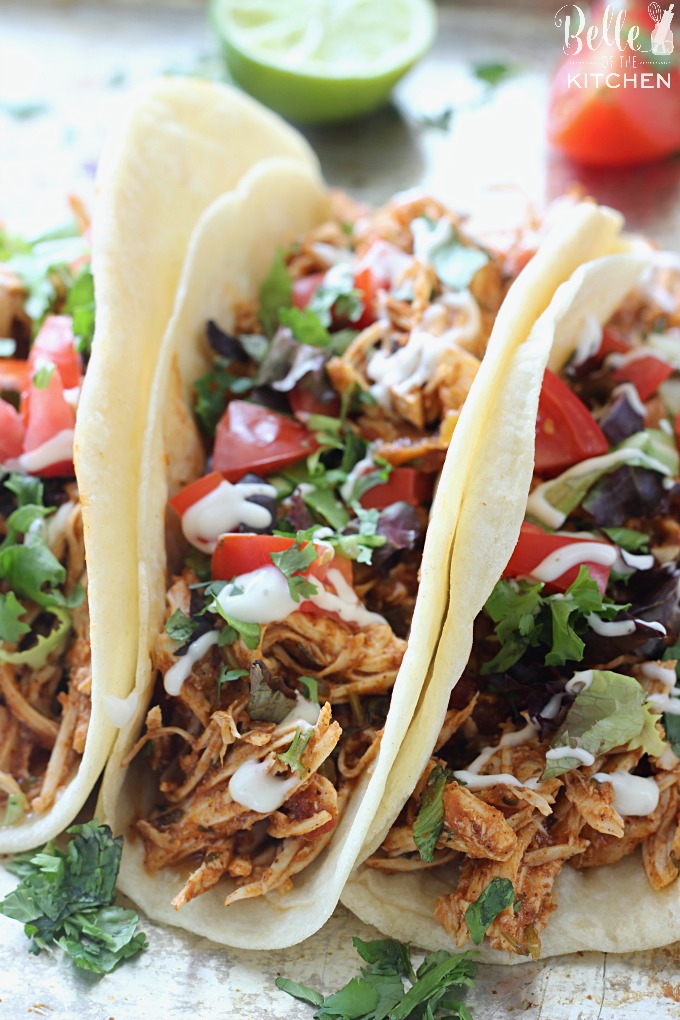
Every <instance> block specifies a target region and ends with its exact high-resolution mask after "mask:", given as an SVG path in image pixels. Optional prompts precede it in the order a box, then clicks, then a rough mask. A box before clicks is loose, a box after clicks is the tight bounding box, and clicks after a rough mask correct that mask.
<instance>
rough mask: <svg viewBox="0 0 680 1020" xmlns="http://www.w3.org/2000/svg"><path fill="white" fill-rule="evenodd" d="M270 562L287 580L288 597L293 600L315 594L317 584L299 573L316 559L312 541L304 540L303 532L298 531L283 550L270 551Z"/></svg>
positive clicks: (296, 600) (304, 534)
mask: <svg viewBox="0 0 680 1020" xmlns="http://www.w3.org/2000/svg"><path fill="white" fill-rule="evenodd" d="M269 555H270V556H271V560H272V563H273V564H274V566H275V567H277V568H278V569H279V570H280V571H281V573H282V574H283V575H284V577H285V578H286V580H287V581H288V590H289V591H290V597H291V598H292V599H293V601H294V602H299V601H300V600H301V599H303V598H308V597H311V596H312V595H316V593H317V586H316V585H315V584H314V583H313V582H312V581H310V580H309V579H308V578H306V577H302V576H301V575H302V574H303V573H305V572H306V571H308V570H309V568H310V567H311V565H312V563H314V561H315V560H316V559H318V554H317V551H316V549H315V548H314V543H313V542H310V541H307V540H306V533H305V532H298V534H297V537H296V539H295V542H294V543H293V545H291V546H290V548H289V549H284V551H283V552H277V553H270V554H269Z"/></svg>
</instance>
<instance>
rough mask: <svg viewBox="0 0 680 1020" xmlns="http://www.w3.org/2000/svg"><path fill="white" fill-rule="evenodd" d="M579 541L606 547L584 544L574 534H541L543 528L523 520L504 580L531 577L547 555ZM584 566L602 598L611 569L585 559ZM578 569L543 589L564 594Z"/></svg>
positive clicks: (570, 569) (570, 570) (576, 575)
mask: <svg viewBox="0 0 680 1020" xmlns="http://www.w3.org/2000/svg"><path fill="white" fill-rule="evenodd" d="M580 542H582V543H583V544H584V545H593V546H603V545H607V543H606V542H598V543H595V542H592V541H590V540H585V541H584V539H582V538H579V537H578V535H574V537H573V538H571V537H569V538H568V537H567V536H566V535H550V534H548V533H547V532H545V531H543V529H542V528H539V527H538V525H536V524H529V523H528V522H527V521H525V522H524V523H523V524H522V528H521V531H520V534H519V539H518V541H517V545H516V546H515V551H514V552H513V554H512V556H511V557H510V562H509V563H508V565H507V567H506V568H505V570H504V571H503V577H529V578H531V577H534V576H535V575H534V574H533V573H532V571H533V570H535V569H536V568H537V567H538V565H539V564H540V563H542V562H543V560H544V559H545V558H546V556H549V555H550V553H553V552H555V550H557V549H563V548H564V547H565V546H568V545H574V544H575V543H580ZM607 548H609V549H611V546H609V545H607ZM583 564H584V565H585V566H586V567H588V570H589V571H590V576H591V577H592V579H593V581H595V584H596V585H597V587H598V588H599V589H600V594H602V595H604V593H605V590H606V587H607V582H608V580H609V574H610V573H611V567H608V566H605V565H604V564H602V563H592V562H591V561H589V560H587V559H584V560H583ZM580 566H581V564H580V563H579V564H577V565H576V566H575V567H570V568H569V569H568V570H566V571H565V572H564V573H563V574H561V575H560V576H559V577H557V578H556V579H555V580H554V581H547V582H546V585H545V590H546V591H548V592H565V591H566V590H567V588H568V587H569V585H570V584H573V582H574V581H575V580H576V578H577V577H578V572H579V568H580ZM537 580H540V578H537Z"/></svg>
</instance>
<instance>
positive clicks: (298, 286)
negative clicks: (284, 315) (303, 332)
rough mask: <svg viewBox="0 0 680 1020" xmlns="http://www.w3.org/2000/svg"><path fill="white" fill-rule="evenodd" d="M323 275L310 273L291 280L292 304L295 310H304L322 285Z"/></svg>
mask: <svg viewBox="0 0 680 1020" xmlns="http://www.w3.org/2000/svg"><path fill="white" fill-rule="evenodd" d="M324 275H325V274H324V273H310V275H309V276H301V277H300V279H299V280H293V304H294V305H295V307H296V308H306V307H307V305H308V304H309V302H310V301H311V300H312V298H313V296H314V295H315V294H316V292H317V290H318V289H319V287H320V286H321V284H322V283H323V278H324Z"/></svg>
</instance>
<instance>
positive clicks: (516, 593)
mask: <svg viewBox="0 0 680 1020" xmlns="http://www.w3.org/2000/svg"><path fill="white" fill-rule="evenodd" d="M543 588H544V585H543V584H531V583H528V582H526V581H508V580H504V579H501V580H500V581H498V583H497V584H496V587H495V588H494V590H493V591H492V593H491V595H490V596H489V598H488V600H487V602H486V605H485V606H484V610H485V612H486V613H487V615H488V616H490V617H491V619H492V620H493V621H494V623H495V624H496V628H495V630H496V636H497V638H498V640H499V641H500V645H501V647H500V651H499V652H498V654H497V655H496V656H495V657H494V658H493V659H492V660H491V661H490V662H486V663H485V664H484V666H483V667H482V673H502V672H504V671H505V670H507V669H510V667H511V666H514V664H515V663H516V662H518V661H519V659H521V657H522V656H523V655H524V653H525V652H526V650H527V649H528V648H536V647H544V648H546V649H547V651H546V654H545V659H544V661H545V664H546V665H547V666H562V665H564V663H566V662H569V661H573V662H580V661H581V659H582V658H583V651H584V649H585V643H584V641H583V636H584V635H585V633H586V631H587V630H588V616H589V615H590V614H591V613H596V614H597V615H598V616H599V617H601V618H602V619H604V620H612V619H614V617H616V616H618V614H619V613H620V612H621V611H622V610H625V609H628V608H629V606H628V605H620V606H619V605H616V604H615V603H613V602H604V601H603V599H602V595H601V594H600V590H599V588H598V587H597V585H596V583H595V581H594V580H593V579H592V577H591V576H590V572H589V571H588V568H587V567H586V566H585V565H583V564H582V565H581V567H580V569H579V572H578V577H577V578H576V580H575V581H574V582H573V584H571V585H570V586H569V588H567V591H566V592H565V594H564V595H561V594H557V595H547V596H543V595H542V594H541V592H542V590H543Z"/></svg>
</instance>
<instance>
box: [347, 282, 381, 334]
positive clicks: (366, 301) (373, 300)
mask: <svg viewBox="0 0 680 1020" xmlns="http://www.w3.org/2000/svg"><path fill="white" fill-rule="evenodd" d="M354 286H355V287H356V289H357V290H358V291H360V293H361V300H362V301H363V305H364V310H363V312H362V313H361V315H360V317H359V318H358V319H357V320H356V322H353V323H352V325H353V326H354V327H355V329H366V327H367V326H371V325H372V324H373V323H374V322H375V318H376V306H377V300H378V290H379V289H380V288H379V283H378V280H377V279H376V277H375V275H374V273H373V272H372V270H370V269H361V270H360V271H359V272H358V273H357V274H356V276H355V277H354Z"/></svg>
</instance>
